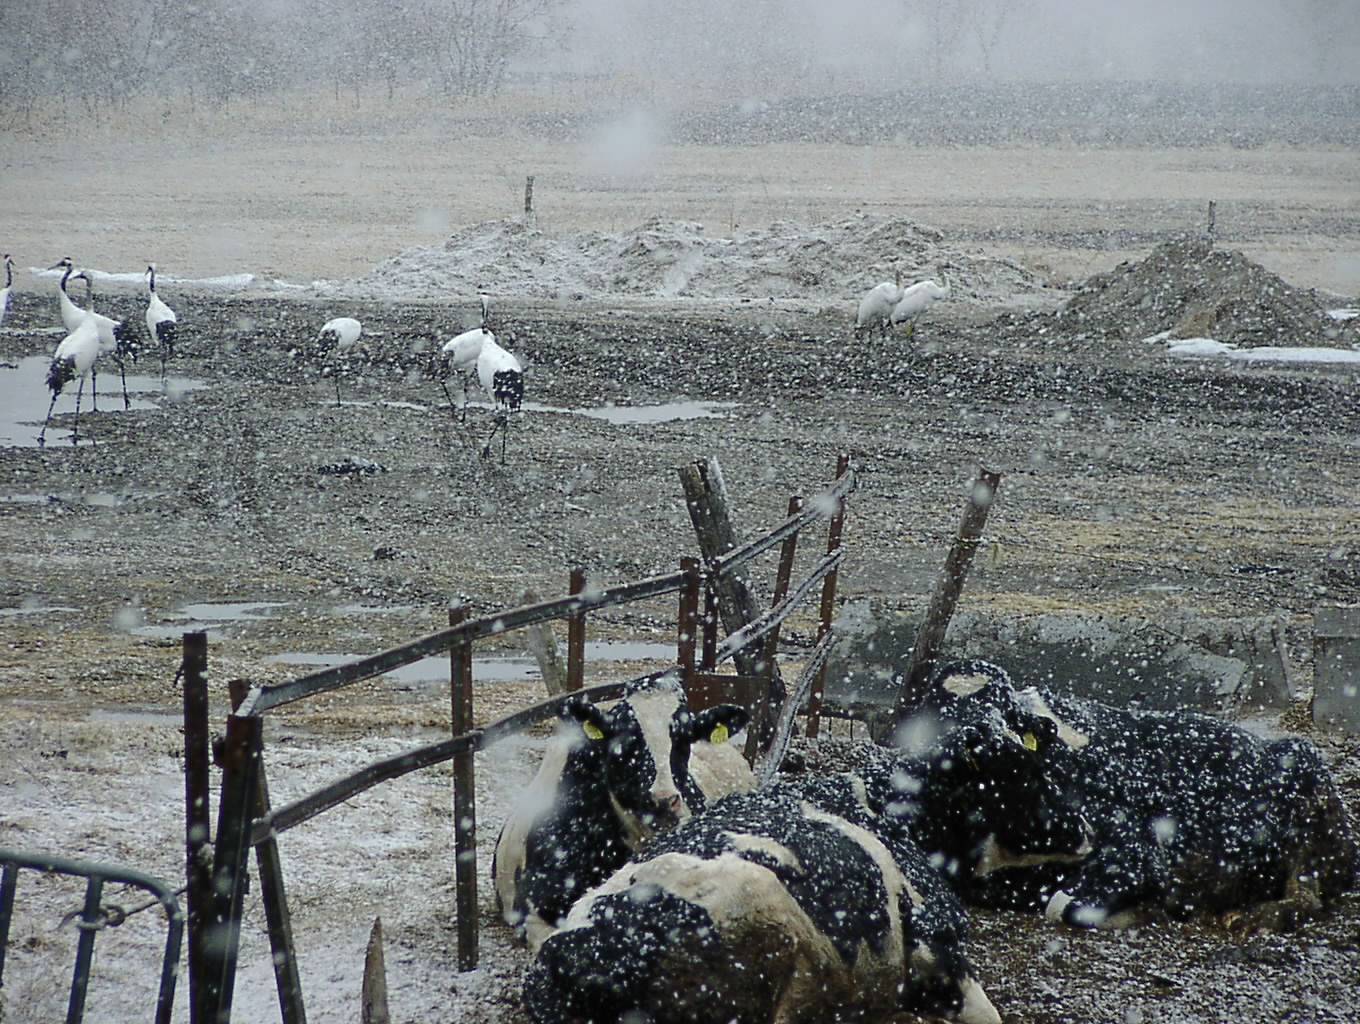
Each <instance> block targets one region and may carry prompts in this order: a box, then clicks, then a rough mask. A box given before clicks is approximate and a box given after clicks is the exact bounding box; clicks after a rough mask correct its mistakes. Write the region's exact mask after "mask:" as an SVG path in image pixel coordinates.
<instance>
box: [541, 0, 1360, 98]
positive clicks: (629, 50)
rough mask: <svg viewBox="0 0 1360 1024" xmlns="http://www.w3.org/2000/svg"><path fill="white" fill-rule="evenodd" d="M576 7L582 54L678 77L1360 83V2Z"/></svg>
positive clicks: (788, 1)
mask: <svg viewBox="0 0 1360 1024" xmlns="http://www.w3.org/2000/svg"><path fill="white" fill-rule="evenodd" d="M576 2H577V4H578V5H579V6H578V7H577V9H576V12H575V15H574V16H573V17H572V22H573V29H574V30H573V31H572V33H571V36H570V42H569V48H568V53H569V56H568V58H567V59H568V61H569V62H570V63H573V64H575V65H577V66H578V67H584V68H588V67H596V68H602V69H609V70H620V71H645V72H647V73H649V74H651V75H653V76H656V77H663V78H674V79H675V80H677V81H684V80H686V79H702V80H708V81H713V82H721V81H723V80H724V79H727V78H733V79H737V80H740V79H742V78H745V79H746V80H747V82H748V83H749V84H750V85H751V86H752V87H756V88H758V87H759V84H760V82H761V80H762V78H764V79H767V80H769V81H771V82H775V81H778V82H779V84H780V85H781V86H783V87H784V88H785V89H787V87H788V86H789V84H790V83H791V82H796V81H797V79H798V77H799V76H800V75H803V76H806V77H808V78H809V79H812V78H816V79H822V80H823V81H822V82H820V83H818V84H825V79H827V78H830V79H831V80H832V81H833V82H839V83H840V84H842V85H846V86H853V85H855V84H856V83H857V82H862V83H864V84H875V83H876V84H880V85H886V86H889V87H901V86H904V85H909V84H911V83H912V82H939V81H970V80H977V79H993V80H1008V79H1038V80H1048V81H1052V80H1063V79H1149V78H1156V79H1164V80H1172V81H1231V82H1299V81H1305V82H1309V81H1320V82H1355V81H1357V80H1360V70H1357V69H1360V17H1357V11H1358V7H1360V5H1357V3H1356V0H1121V2H1118V3H1115V2H1110V0H745V2H743V3H741V4H733V3H731V2H730V0H671V2H669V3H656V2H652V3H648V4H642V5H640V4H638V3H636V0H576ZM960 10H962V11H966V12H967V11H971V12H972V13H971V14H969V15H968V16H966V17H957V16H953V17H951V16H949V15H950V14H951V13H952V12H956V11H960ZM998 11H1002V12H1005V13H1004V15H1003V16H1002V20H1001V21H1000V23H999V31H997V25H998V23H997V20H996V19H997V12H998ZM988 32H994V36H995V37H994V39H993V40H992V42H991V44H990V53H984V39H985V34H986V33H988ZM937 39H938V40H940V41H941V46H940V47H936V46H935V45H934V44H935V41H936V40H937ZM989 65H990V66H989ZM809 84H811V83H809Z"/></svg>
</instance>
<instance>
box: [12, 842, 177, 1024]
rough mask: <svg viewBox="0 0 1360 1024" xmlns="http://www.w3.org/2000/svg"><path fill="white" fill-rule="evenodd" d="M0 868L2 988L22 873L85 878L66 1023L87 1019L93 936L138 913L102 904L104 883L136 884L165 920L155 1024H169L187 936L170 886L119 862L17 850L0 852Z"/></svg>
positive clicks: (78, 1023)
mask: <svg viewBox="0 0 1360 1024" xmlns="http://www.w3.org/2000/svg"><path fill="white" fill-rule="evenodd" d="M0 865H3V866H4V874H3V876H0V985H3V983H4V970H5V951H6V949H7V948H8V946H9V928H10V922H11V921H12V920H13V917H14V903H15V898H16V892H17V889H18V884H19V872H20V871H23V870H29V871H40V872H43V873H44V874H60V875H72V876H75V877H78V878H84V879H85V880H86V882H85V902H84V905H83V906H82V908H81V911H80V914H79V916H78V918H77V926H78V927H79V930H80V935H79V937H78V938H77V939H76V963H75V969H74V971H73V972H72V975H71V995H70V998H69V1000H68V1001H67V1007H66V1024H80V1021H81V1020H82V1019H84V1016H85V995H86V992H87V990H88V988H89V983H90V969H91V967H92V966H93V964H94V942H95V937H96V936H97V935H98V933H99V931H100V930H101V929H104V928H114V927H117V926H118V925H120V924H122V923H123V921H125V920H126V919H127V917H128V916H129V914H130V913H136V911H135V910H134V911H131V912H129V911H125V910H124V909H123V908H121V907H118V906H116V905H112V904H110V905H105V904H104V903H103V898H104V885H105V883H106V882H114V883H117V884H122V885H131V886H136V887H137V888H139V889H144V890H146V891H147V892H149V893H150V894H151V895H152V896H153V897H154V900H153V901H152V903H150V904H148V906H155V905H156V904H160V906H161V907H162V909H164V911H165V915H166V919H167V927H166V935H165V952H164V954H163V956H162V957H161V981H160V989H159V993H158V995H157V997H156V1018H155V1019H156V1024H170V1014H171V1012H172V1011H173V1010H174V1006H175V977H176V975H177V974H178V973H179V954H180V947H181V945H182V941H183V938H184V915H183V914H182V913H181V912H180V908H179V901H178V900H177V899H176V898H175V893H174V891H172V890H171V888H170V886H169V885H167V884H166V883H165V882H163V881H161V880H160V879H159V878H155V877H153V876H152V875H148V874H144V873H143V872H141V871H137V870H135V869H133V868H129V867H124V866H123V865H121V864H96V863H93V862H91V861H81V860H68V859H67V858H65V857H52V856H46V855H43V854H35V853H21V852H19V851H17V850H4V849H0ZM137 909H138V910H141V909H145V908H137Z"/></svg>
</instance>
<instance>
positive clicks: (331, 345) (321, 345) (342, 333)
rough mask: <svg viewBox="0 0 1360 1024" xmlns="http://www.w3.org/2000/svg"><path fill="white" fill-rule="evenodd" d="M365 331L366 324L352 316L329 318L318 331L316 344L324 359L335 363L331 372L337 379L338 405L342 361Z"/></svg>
mask: <svg viewBox="0 0 1360 1024" xmlns="http://www.w3.org/2000/svg"><path fill="white" fill-rule="evenodd" d="M363 333H364V325H363V324H361V323H359V321H358V320H355V319H354V318H353V317H351V316H338V317H336V318H335V319H334V320H327V321H326V322H325V323H324V324H322V325H321V330H320V331H319V332H317V335H316V342H315V344H316V347H317V350H318V351H319V352H320V353H321V357H322V359H323V360H325V361H326V362H328V363H334V364H335V365H333V366H332V367H331V371H330V372H331V376H332V377H333V378H334V380H335V404H336V406H337V407H338V406H339V405H340V368H341V367H340V363H341V361H342V360H344V359H346V358H347V357H348V355H349V353H350V352H352V351H354V347H355V346H356V345H358V344H359V336H360V335H362V334H363Z"/></svg>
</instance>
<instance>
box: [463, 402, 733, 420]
mask: <svg viewBox="0 0 1360 1024" xmlns="http://www.w3.org/2000/svg"><path fill="white" fill-rule="evenodd" d="M738 404H739V403H737V402H665V403H662V404H661V405H603V406H600V407H598V408H595V409H565V408H562V407H561V406H557V405H541V404H539V403H538V402H525V403H524V405H523V406H522V408H523V409H524V411H525V412H555V413H563V414H566V415H571V416H589V417H591V418H592V419H597V420H606V421H608V422H609V423H614V424H635V423H670V422H672V421H674V420H699V419H718V418H721V417H723V416H726V415H727V414H728V411H729V410H731V409H735V408H737V406H738ZM459 407H460V408H461V403H459ZM469 408H472V409H490V408H491V406H490V405H488V404H487V403H485V402H476V401H474V402H471V403H469Z"/></svg>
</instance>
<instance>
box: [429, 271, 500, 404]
mask: <svg viewBox="0 0 1360 1024" xmlns="http://www.w3.org/2000/svg"><path fill="white" fill-rule="evenodd" d="M487 307H488V299H487V296H486V295H483V296H482V323H481V326H479V327H474V328H472V330H470V331H464V332H463V333H462V334H458V335H455V336H454V337H452V338H450V339H449V340H448V341H446V342H444V344H443V346H442V347H441V348H440V350H439V354H440V357H441V358H442V359H443V360H444V363H445V365H446V366H448V368H449V370H451V371H452V372H453V373H456V374H458V376H459V377H461V378H462V381H463V422H467V379H468V375H469V374H471V373H472V372H473V371H475V370H476V368H477V358H478V356H480V355H481V354H482V345H483V344H484V343H485V342H487V341H492V342H494V341H495V340H496V336H495V335H494V334H492V333H491V331H490V330H488V329H487V326H486V317H487ZM439 383H440V386H442V387H443V389H444V397H445V398H447V399H448V400H449V411H450V412H452V411H453V395H451V394H449V385H448V380H447V379H446V377H445V375H444V374H443V373H442V372H441V373H440V375H439Z"/></svg>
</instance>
